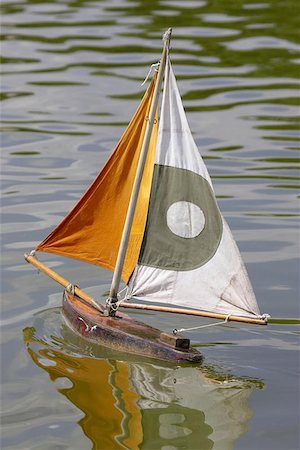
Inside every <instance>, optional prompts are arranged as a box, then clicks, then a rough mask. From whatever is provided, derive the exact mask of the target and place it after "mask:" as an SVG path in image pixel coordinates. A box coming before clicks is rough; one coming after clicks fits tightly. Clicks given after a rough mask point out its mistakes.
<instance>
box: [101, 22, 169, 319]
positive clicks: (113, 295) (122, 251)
mask: <svg viewBox="0 0 300 450" xmlns="http://www.w3.org/2000/svg"><path fill="white" fill-rule="evenodd" d="M171 34H172V28H169V29H168V30H167V31H166V32H165V33H164V35H163V40H164V47H163V52H162V56H161V60H160V65H159V70H158V75H157V81H156V85H155V90H154V93H153V99H152V104H151V108H150V112H149V120H148V122H147V126H146V131H145V137H144V142H143V146H142V149H141V154H140V159H139V163H138V167H137V172H136V176H135V180H134V184H133V189H132V193H131V198H130V201H129V206H128V210H127V216H126V220H125V225H124V229H123V233H122V238H121V242H120V247H119V252H118V256H117V262H116V266H115V271H114V274H113V279H112V283H111V288H110V292H109V298H108V301H107V305H108V308H107V311H106V312H107V314H108V315H111V316H113V315H114V313H115V308H114V304H115V303H116V302H117V300H118V297H117V294H118V291H119V286H120V282H121V275H122V270H123V266H124V261H125V256H126V251H127V247H128V242H129V236H130V231H131V227H132V222H133V218H134V213H135V209H136V204H137V199H138V195H139V190H140V185H141V181H142V176H143V171H144V166H145V162H146V159H147V154H148V148H149V143H150V138H151V133H152V129H153V125H154V119H155V113H156V109H157V105H158V99H159V94H160V90H161V85H162V81H163V76H164V72H165V67H166V60H167V54H168V50H169V46H170V40H171Z"/></svg>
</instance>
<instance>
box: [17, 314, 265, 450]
mask: <svg viewBox="0 0 300 450" xmlns="http://www.w3.org/2000/svg"><path fill="white" fill-rule="evenodd" d="M59 314H60V310H59V309H52V310H48V311H45V312H44V313H42V314H40V315H39V317H37V319H36V321H35V323H34V327H31V328H26V329H25V330H24V339H25V342H26V344H27V348H28V352H29V354H30V356H31V358H32V360H33V361H34V362H35V363H36V364H37V365H38V366H39V367H41V368H42V369H44V370H45V371H47V372H48V374H49V377H50V379H51V381H53V382H56V383H57V381H59V379H64V380H66V379H68V384H67V387H66V386H64V387H63V388H61V387H60V388H58V391H59V392H60V393H61V394H63V395H64V396H65V397H67V398H68V400H69V401H70V402H72V404H74V405H75V406H76V407H77V408H79V409H80V410H81V411H82V412H83V413H84V416H83V418H82V419H81V420H80V421H79V422H78V423H79V425H80V426H81V428H82V431H83V432H84V434H85V436H86V437H87V438H88V439H89V440H90V441H91V442H92V443H93V446H92V448H94V449H103V450H108V449H109V450H113V449H121V448H122V449H123V448H125V449H126V448H127V449H130V450H134V449H149V450H150V449H154V448H155V449H162V448H168V449H169V448H170V449H171V448H172V449H177V448H183V447H184V448H189V449H199V448H201V450H205V449H212V448H214V449H215V450H216V449H217V450H218V449H219V450H226V449H232V448H234V442H235V441H236V440H237V439H238V438H239V437H240V436H242V435H243V434H244V433H245V431H246V428H247V422H248V420H249V419H250V417H251V415H252V411H251V409H250V408H249V406H248V399H249V397H250V395H251V393H252V392H253V390H254V389H255V387H257V386H258V387H262V383H261V382H258V381H255V380H245V379H237V378H233V377H231V376H229V375H220V374H217V373H215V372H214V371H213V370H212V369H208V368H204V369H199V368H196V367H191V366H189V367H184V366H183V367H178V366H175V365H171V364H167V363H162V362H159V363H158V364H157V363H156V362H155V363H149V362H147V361H145V360H144V359H142V358H139V359H138V358H137V357H136V356H129V355H125V354H123V353H116V352H113V351H111V350H109V349H107V348H100V347H99V346H92V345H91V344H88V346H87V344H86V341H84V340H83V339H82V338H81V337H80V336H77V335H76V334H74V333H73V332H72V331H71V330H70V329H69V328H68V327H66V326H65V325H63V324H62V325H61V328H60V330H59V332H58V330H57V329H56V330H55V331H54V332H53V330H51V332H49V328H51V327H49V326H48V325H49V323H52V324H53V323H56V328H57V319H58V315H59ZM54 316H55V317H54ZM49 319H50V322H49ZM47 321H48V323H47ZM45 324H46V325H45ZM47 335H48V336H50V337H49V339H48V338H47ZM40 336H43V338H41V337H40ZM79 354H80V355H81V356H79ZM82 354H83V355H84V356H82ZM62 420H63V418H62Z"/></svg>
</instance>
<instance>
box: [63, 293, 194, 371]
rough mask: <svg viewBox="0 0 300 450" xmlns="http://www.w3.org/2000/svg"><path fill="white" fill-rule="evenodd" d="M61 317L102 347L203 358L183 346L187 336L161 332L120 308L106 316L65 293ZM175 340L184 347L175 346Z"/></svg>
mask: <svg viewBox="0 0 300 450" xmlns="http://www.w3.org/2000/svg"><path fill="white" fill-rule="evenodd" d="M63 316H64V318H65V320H66V323H67V324H68V326H69V327H70V328H71V329H72V330H73V331H75V332H77V333H79V334H80V335H81V336H82V337H83V338H85V339H87V340H89V341H91V342H93V343H96V344H99V345H101V346H106V347H109V348H112V349H114V350H118V351H123V352H128V353H135V354H139V355H142V356H146V357H149V358H155V359H161V360H166V361H174V362H177V363H184V362H192V363H200V362H201V361H202V355H201V353H199V352H198V351H197V350H195V349H193V348H190V347H188V346H187V345H186V342H188V344H189V341H188V340H187V339H181V338H180V337H179V338H177V337H176V338H175V337H174V336H172V335H171V334H167V333H162V332H161V331H160V330H158V329H157V328H153V327H151V326H149V325H146V324H144V323H142V322H139V321H137V320H135V319H132V318H131V317H129V316H127V315H126V314H123V313H120V312H119V311H118V312H117V313H116V316H115V317H106V316H104V315H103V314H101V313H100V312H98V311H96V310H95V309H94V308H92V307H90V306H88V305H87V304H85V303H83V302H82V301H81V300H80V299H79V298H78V297H76V296H74V295H72V294H70V293H68V292H65V295H64V298H63ZM178 339H179V341H180V339H181V341H182V344H183V345H185V346H186V347H187V348H176V347H175V344H174V342H175V341H177V344H178Z"/></svg>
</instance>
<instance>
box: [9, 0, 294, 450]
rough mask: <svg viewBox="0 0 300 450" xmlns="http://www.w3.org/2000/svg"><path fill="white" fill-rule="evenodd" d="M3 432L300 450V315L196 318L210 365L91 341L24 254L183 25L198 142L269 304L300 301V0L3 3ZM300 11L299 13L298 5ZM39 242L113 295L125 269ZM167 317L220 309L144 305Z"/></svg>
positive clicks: (184, 89)
mask: <svg viewBox="0 0 300 450" xmlns="http://www.w3.org/2000/svg"><path fill="white" fill-rule="evenodd" d="M2 8H3V16H2V40H3V45H2V49H3V55H2V72H3V75H2V90H1V92H2V94H1V100H2V102H1V103H2V108H1V115H2V137H1V146H2V153H1V155H2V166H1V167H2V179H3V182H2V200H1V202H2V226H1V242H2V280H1V281H2V308H1V311H2V331H1V337H2V345H1V347H2V348H1V360H2V361H1V362H2V377H1V394H2V443H1V448H3V449H14V450H15V449H22V450H23V449H39V450H40V449H92V448H93V449H103V450H110V449H124V448H125V449H126V448H127V449H137V448H139V449H143V450H145V449H149V450H156V449H162V450H174V449H179V448H180V449H181V448H188V449H189V450H205V449H214V450H215V449H220V450H226V449H236V450H256V449H259V450H269V449H270V450H271V449H272V450H276V449H278V450H282V449H285V450H296V449H298V448H299V442H300V441H299V427H298V424H299V422H300V420H299V419H300V417H299V386H298V373H299V362H300V361H299V325H297V324H294V323H289V322H287V321H284V320H279V321H276V323H273V324H270V325H269V326H268V327H267V328H259V327H253V326H240V325H233V324H229V325H221V326H217V327H212V328H207V329H205V330H201V331H200V330H199V331H193V332H190V333H189V337H190V338H191V340H192V342H193V344H194V345H195V346H196V347H197V348H198V349H199V350H200V351H202V352H203V354H204V356H205V361H204V365H203V367H201V368H199V367H190V366H183V367H177V366H174V365H168V364H164V363H162V362H158V361H151V360H143V359H142V358H137V357H133V356H128V355H124V354H117V353H114V352H110V351H108V350H105V349H101V348H99V349H95V348H93V347H91V346H87V345H86V344H85V343H84V342H82V341H81V340H80V339H78V338H76V336H74V335H73V334H72V333H70V331H69V330H67V329H66V327H65V325H64V324H63V322H62V320H61V316H60V309H59V308H60V304H61V292H60V287H59V286H57V285H56V284H55V283H54V282H52V281H51V280H48V279H47V278H46V277H44V276H43V275H41V274H38V273H37V272H36V271H35V270H34V269H33V268H32V267H30V266H29V265H27V264H26V263H25V262H23V253H24V251H29V250H31V249H32V248H34V247H35V246H36V245H37V243H38V242H40V241H41V240H42V239H43V238H44V237H45V236H46V235H47V234H48V233H49V232H50V230H51V229H52V228H53V227H54V226H55V225H56V224H57V223H58V221H60V220H61V219H62V217H63V216H64V215H65V214H66V213H67V212H68V211H69V210H70V209H71V207H72V206H73V205H74V203H75V202H76V200H77V199H79V198H80V196H81V195H82V193H83V192H84V191H85V189H86V188H87V187H88V185H89V184H90V182H91V181H92V180H93V178H94V177H95V176H96V175H97V173H98V171H99V170H100V168H101V167H102V165H103V164H104V162H105V160H106V159H107V157H108V155H109V154H110V152H111V151H112V149H113V147H114V145H115V144H116V143H117V141H118V139H119V137H120V135H121V134H122V132H123V131H124V129H125V126H126V124H127V123H128V121H129V119H130V117H131V115H132V114H133V112H134V110H135V108H136V107H137V105H138V102H139V100H140V98H141V96H142V94H143V91H144V87H141V82H142V81H143V79H144V77H145V76H146V74H147V72H148V70H149V67H150V65H151V64H152V63H155V62H157V61H158V60H159V57H160V52H161V46H162V41H161V35H162V33H163V32H164V31H165V30H166V29H167V28H168V27H170V26H172V27H173V40H172V51H171V57H172V61H173V66H174V70H175V74H176V76H177V80H178V84H179V88H180V92H181V94H182V98H183V102H184V106H185V109H186V112H187V116H188V120H189V123H190V127H191V129H192V131H193V134H194V138H195V141H196V143H197V145H198V147H199V150H200V152H201V154H202V155H203V157H204V159H205V161H206V164H207V167H208V169H209V172H210V174H211V176H212V180H213V183H214V187H215V190H216V194H217V197H218V201H219V205H220V208H221V210H222V212H223V214H224V216H225V218H226V220H227V221H228V222H229V225H230V227H231V228H232V231H233V233H234V236H235V238H236V240H237V242H238V245H239V247H240V250H241V252H242V256H243V259H244V261H245V263H246V265H247V269H248V271H249V275H250V278H251V280H252V284H253V287H254V290H255V292H256V295H257V299H258V303H259V305H260V308H261V311H262V312H268V313H270V314H271V315H272V316H273V317H277V318H280V319H288V318H295V317H296V318H297V317H298V318H299V316H300V313H299V259H298V257H299V238H300V236H299V206H298V202H299V165H298V163H299V159H298V150H299V85H298V78H299V63H300V58H299V35H298V28H299V23H298V18H299V6H298V2H296V1H295V0H285V1H279V2H278V1H275V0H266V1H263V2H257V1H247V2H231V1H226V0H224V1H222V2H213V1H209V0H208V1H204V0H203V1H185V2H182V1H178V0H172V1H171V0H160V1H158V0H154V1H152V2H145V1H138V0H137V1H129V0H109V1H80V0H78V1H71V2H50V1H38V2H36V1H18V0H16V1H4V2H3V3H2ZM297 12H298V14H297ZM40 258H41V259H42V260H43V261H45V262H46V263H47V264H49V265H50V266H51V267H54V268H55V269H56V270H58V271H59V272H60V273H61V274H62V275H63V276H65V277H66V278H68V279H70V280H71V281H74V282H76V283H78V284H80V286H82V287H83V288H86V289H87V290H88V291H89V292H90V293H92V294H93V295H94V296H95V297H98V298H100V297H101V296H102V295H103V293H105V292H106V291H107V289H108V288H109V283H110V280H111V274H110V273H109V272H106V271H104V270H101V269H99V268H96V267H92V266H88V265H85V264H80V263H78V262H75V261H72V260H63V259H62V258H59V257H56V256H51V255H46V254H45V255H40ZM134 316H135V317H137V318H138V319H141V320H143V321H149V322H150V323H151V324H152V325H153V326H156V327H158V328H161V329H164V330H172V329H173V328H175V327H177V328H178V327H193V326H196V325H197V324H207V323H209V321H206V320H204V319H203V320H200V321H199V319H195V318H194V319H191V320H189V319H188V318H185V317H178V316H167V317H166V316H165V315H162V314H159V313H152V314H149V315H147V314H145V313H142V312H140V313H135V314H134Z"/></svg>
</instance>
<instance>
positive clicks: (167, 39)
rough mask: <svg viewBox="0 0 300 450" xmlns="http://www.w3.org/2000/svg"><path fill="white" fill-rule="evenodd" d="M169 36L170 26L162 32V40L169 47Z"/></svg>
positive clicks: (170, 32)
mask: <svg viewBox="0 0 300 450" xmlns="http://www.w3.org/2000/svg"><path fill="white" fill-rule="evenodd" d="M171 36H172V28H168V30H167V31H165V32H164V34H163V41H164V44H165V45H166V46H167V47H169V45H170V40H171Z"/></svg>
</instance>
